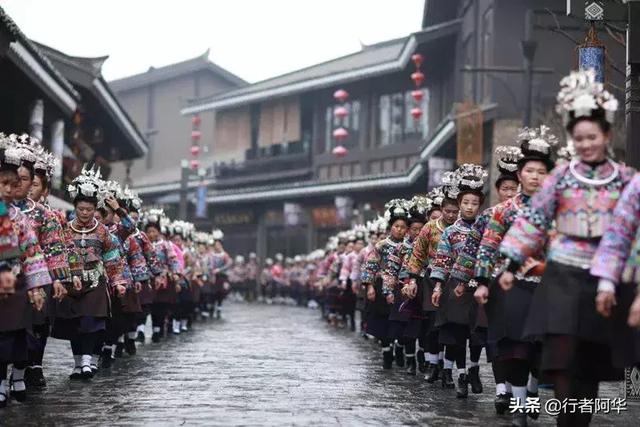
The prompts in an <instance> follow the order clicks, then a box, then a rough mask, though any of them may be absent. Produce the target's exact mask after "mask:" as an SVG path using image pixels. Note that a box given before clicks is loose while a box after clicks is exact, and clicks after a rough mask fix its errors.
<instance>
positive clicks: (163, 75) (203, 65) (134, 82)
mask: <svg viewBox="0 0 640 427" xmlns="http://www.w3.org/2000/svg"><path fill="white" fill-rule="evenodd" d="M200 70H208V71H211V72H212V73H215V74H217V75H219V76H220V77H222V78H223V79H225V80H227V81H229V82H231V83H233V84H234V85H236V86H243V85H246V84H247V82H246V81H244V80H243V79H241V78H240V77H238V76H236V75H235V74H233V73H231V72H229V71H227V70H225V69H224V68H222V67H220V66H219V65H217V64H214V63H213V62H211V61H210V60H209V50H207V51H206V52H205V53H204V54H202V55H200V56H197V57H195V58H191V59H187V60H186V61H182V62H177V63H175V64H171V65H166V66H164V67H159V68H155V67H150V68H149V70H148V71H147V72H145V73H140V74H136V75H133V76H129V77H124V78H121V79H116V80H113V81H112V82H110V85H111V87H112V88H113V90H114V91H115V92H125V91H128V90H131V89H136V88H139V87H143V86H148V85H150V84H153V83H157V82H160V81H164V80H170V79H172V78H175V77H178V76H182V75H185V74H190V73H193V72H195V71H200Z"/></svg>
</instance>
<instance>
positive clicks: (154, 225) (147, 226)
mask: <svg viewBox="0 0 640 427" xmlns="http://www.w3.org/2000/svg"><path fill="white" fill-rule="evenodd" d="M150 228H155V229H156V230H158V232H161V231H162V230H161V227H160V224H157V223H155V222H150V223H148V224H145V226H144V231H147V230H148V229H150Z"/></svg>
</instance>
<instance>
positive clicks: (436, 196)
mask: <svg viewBox="0 0 640 427" xmlns="http://www.w3.org/2000/svg"><path fill="white" fill-rule="evenodd" d="M444 197H445V194H444V189H443V187H436V188H434V189H433V190H431V192H430V193H429V198H430V199H431V203H432V206H431V208H432V209H433V208H434V207H436V206H442V202H443V201H444Z"/></svg>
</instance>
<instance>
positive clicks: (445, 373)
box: [442, 369, 456, 389]
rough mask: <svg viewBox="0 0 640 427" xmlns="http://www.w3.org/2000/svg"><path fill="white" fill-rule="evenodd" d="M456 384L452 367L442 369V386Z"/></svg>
mask: <svg viewBox="0 0 640 427" xmlns="http://www.w3.org/2000/svg"><path fill="white" fill-rule="evenodd" d="M455 387H456V384H455V383H454V382H453V373H452V372H451V369H443V370H442V388H449V389H452V388H455Z"/></svg>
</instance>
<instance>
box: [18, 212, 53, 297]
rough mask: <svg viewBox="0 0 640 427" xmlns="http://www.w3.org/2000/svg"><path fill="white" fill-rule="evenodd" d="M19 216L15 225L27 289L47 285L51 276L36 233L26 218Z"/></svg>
mask: <svg viewBox="0 0 640 427" xmlns="http://www.w3.org/2000/svg"><path fill="white" fill-rule="evenodd" d="M21 218H22V219H18V220H17V221H16V226H17V229H18V230H17V231H18V236H19V239H18V242H19V244H20V252H21V253H22V255H21V257H20V262H21V270H22V273H23V274H24V280H25V284H26V286H27V289H33V288H38V287H41V286H45V285H49V284H51V276H50V275H49V269H48V268H47V262H46V260H45V258H44V254H43V253H42V249H41V248H40V245H39V243H38V238H37V237H36V233H35V232H34V230H33V228H32V227H31V225H29V223H28V222H27V220H26V218H24V217H21Z"/></svg>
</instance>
